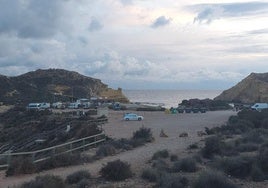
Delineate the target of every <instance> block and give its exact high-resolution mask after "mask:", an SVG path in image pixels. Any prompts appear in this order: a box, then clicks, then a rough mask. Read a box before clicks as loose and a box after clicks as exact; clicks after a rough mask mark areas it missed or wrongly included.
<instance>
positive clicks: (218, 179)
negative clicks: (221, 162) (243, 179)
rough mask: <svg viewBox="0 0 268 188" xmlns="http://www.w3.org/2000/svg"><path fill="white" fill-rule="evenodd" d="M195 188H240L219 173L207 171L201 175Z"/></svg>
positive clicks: (195, 183)
mask: <svg viewBox="0 0 268 188" xmlns="http://www.w3.org/2000/svg"><path fill="white" fill-rule="evenodd" d="M193 188H238V186H237V185H235V184H233V183H232V182H230V181H229V180H228V179H227V177H225V176H224V175H222V174H221V173H219V172H217V171H206V172H203V173H201V174H200V176H199V177H198V179H197V180H196V181H195V182H194V185H193Z"/></svg>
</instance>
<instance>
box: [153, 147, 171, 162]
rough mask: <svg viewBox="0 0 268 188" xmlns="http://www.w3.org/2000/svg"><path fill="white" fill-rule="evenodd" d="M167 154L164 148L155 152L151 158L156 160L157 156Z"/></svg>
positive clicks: (166, 156)
mask: <svg viewBox="0 0 268 188" xmlns="http://www.w3.org/2000/svg"><path fill="white" fill-rule="evenodd" d="M168 156H169V153H168V150H166V149H164V150H160V151H157V152H155V153H154V155H153V157H152V159H153V160H156V159H159V158H168Z"/></svg>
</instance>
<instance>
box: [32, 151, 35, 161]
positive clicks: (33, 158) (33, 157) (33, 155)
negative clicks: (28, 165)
mask: <svg viewBox="0 0 268 188" xmlns="http://www.w3.org/2000/svg"><path fill="white" fill-rule="evenodd" d="M34 160H35V152H33V153H32V162H33V163H34Z"/></svg>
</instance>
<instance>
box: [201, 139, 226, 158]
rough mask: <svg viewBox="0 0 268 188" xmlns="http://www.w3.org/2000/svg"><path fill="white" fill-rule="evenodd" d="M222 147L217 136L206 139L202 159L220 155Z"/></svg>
mask: <svg viewBox="0 0 268 188" xmlns="http://www.w3.org/2000/svg"><path fill="white" fill-rule="evenodd" d="M222 145H223V143H222V141H221V140H220V138H219V137H217V136H212V137H209V138H206V140H205V147H204V148H203V149H202V155H203V157H205V158H211V157H213V155H214V154H220V153H221V148H222Z"/></svg>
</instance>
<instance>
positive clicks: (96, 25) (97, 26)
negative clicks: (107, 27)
mask: <svg viewBox="0 0 268 188" xmlns="http://www.w3.org/2000/svg"><path fill="white" fill-rule="evenodd" d="M102 28H103V25H102V24H101V23H100V21H99V20H97V19H96V18H94V17H93V18H91V22H90V24H89V31H91V32H92V31H99V30H101V29H102Z"/></svg>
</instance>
